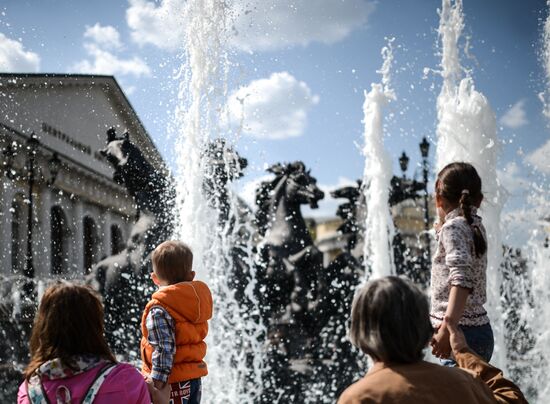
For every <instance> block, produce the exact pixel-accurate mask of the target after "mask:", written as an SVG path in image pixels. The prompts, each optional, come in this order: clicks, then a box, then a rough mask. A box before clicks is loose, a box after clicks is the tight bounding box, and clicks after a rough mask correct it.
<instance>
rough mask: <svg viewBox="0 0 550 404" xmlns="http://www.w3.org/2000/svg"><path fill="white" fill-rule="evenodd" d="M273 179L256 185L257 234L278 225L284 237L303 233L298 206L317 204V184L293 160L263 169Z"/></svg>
mask: <svg viewBox="0 0 550 404" xmlns="http://www.w3.org/2000/svg"><path fill="white" fill-rule="evenodd" d="M267 171H268V172H270V173H272V174H275V178H274V179H273V180H271V181H266V182H263V183H262V184H260V187H259V188H258V189H257V191H256V204H257V205H258V210H257V213H256V222H257V225H258V229H259V231H260V234H261V235H265V233H266V231H267V230H268V229H270V228H271V229H275V228H278V231H279V232H288V233H290V234H286V233H285V234H284V235H285V237H286V238H292V235H293V234H296V233H298V234H301V233H303V232H304V231H306V232H307V228H306V226H305V222H304V219H303V217H302V213H301V211H300V205H306V204H307V205H309V206H310V207H311V208H312V209H316V208H317V207H318V202H319V201H320V200H321V199H323V198H324V196H325V194H324V192H323V191H321V189H319V187H318V186H317V180H316V179H315V178H314V177H312V176H311V172H310V171H309V170H306V167H305V165H304V163H302V162H301V161H296V162H293V163H286V164H279V163H278V164H274V165H272V166H271V167H269V168H268V169H267Z"/></svg>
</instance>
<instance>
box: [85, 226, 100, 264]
mask: <svg viewBox="0 0 550 404" xmlns="http://www.w3.org/2000/svg"><path fill="white" fill-rule="evenodd" d="M83 227H84V273H89V272H90V270H91V269H92V266H93V265H94V264H95V263H96V262H97V259H98V256H97V255H98V254H97V247H98V245H99V237H98V235H97V230H98V229H97V225H96V224H95V221H94V219H92V218H91V217H89V216H86V217H84V226H83Z"/></svg>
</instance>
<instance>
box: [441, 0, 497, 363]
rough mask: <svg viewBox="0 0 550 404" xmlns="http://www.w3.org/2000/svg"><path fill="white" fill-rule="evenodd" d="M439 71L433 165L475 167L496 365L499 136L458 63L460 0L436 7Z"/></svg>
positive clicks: (446, 0) (492, 115)
mask: <svg viewBox="0 0 550 404" xmlns="http://www.w3.org/2000/svg"><path fill="white" fill-rule="evenodd" d="M439 15H440V22H439V30H438V33H439V38H440V42H441V47H440V50H441V75H442V77H443V85H442V88H441V92H440V94H439V96H438V98H437V118H438V123H437V151H436V168H437V170H438V171H439V170H441V169H442V168H443V167H444V166H445V165H447V164H448V163H451V162H453V161H465V162H469V163H471V164H472V165H473V166H474V167H475V168H476V170H477V171H478V173H479V175H480V177H481V180H482V184H483V193H484V201H483V203H482V205H481V209H480V215H481V216H482V217H483V223H484V225H485V227H486V229H487V235H488V240H487V242H488V251H487V254H488V268H487V300H488V301H487V307H486V308H487V311H488V313H489V318H490V320H491V323H492V326H493V330H494V334H495V353H494V355H493V360H492V362H494V363H495V364H496V365H498V366H499V367H501V368H506V351H505V343H504V328H503V314H502V308H501V306H500V285H501V277H500V269H499V268H500V264H501V261H502V241H501V231H500V216H501V210H502V205H503V193H502V190H501V187H500V185H499V183H498V180H497V159H498V154H499V146H498V145H499V140H498V138H497V129H496V118H495V113H494V112H493V110H492V109H491V106H490V105H489V101H488V100H487V98H486V97H485V96H484V95H483V94H482V93H480V92H479V91H477V90H476V89H475V86H474V80H473V78H472V77H471V75H470V72H469V71H467V70H466V69H464V68H463V67H462V66H461V63H460V52H459V40H460V37H461V35H462V30H463V28H464V13H463V9H462V0H455V1H454V2H452V1H451V0H442V8H441V10H440V11H439Z"/></svg>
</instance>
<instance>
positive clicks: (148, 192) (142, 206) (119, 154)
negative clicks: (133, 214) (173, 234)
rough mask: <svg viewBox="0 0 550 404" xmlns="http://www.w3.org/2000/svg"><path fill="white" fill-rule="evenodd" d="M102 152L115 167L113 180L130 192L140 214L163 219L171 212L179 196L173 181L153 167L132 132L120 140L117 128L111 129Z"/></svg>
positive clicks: (125, 134) (108, 131)
mask: <svg viewBox="0 0 550 404" xmlns="http://www.w3.org/2000/svg"><path fill="white" fill-rule="evenodd" d="M99 153H100V155H102V156H103V157H104V158H105V159H106V160H107V161H108V162H109V164H110V165H111V166H112V167H113V168H114V173H113V180H114V181H115V182H116V183H118V184H120V185H122V186H124V187H125V188H126V189H127V190H128V193H129V194H130V195H131V196H132V197H133V198H134V200H135V202H136V205H137V207H138V209H139V211H140V212H141V211H149V212H151V213H152V214H153V215H154V216H155V217H157V218H159V217H161V216H162V217H163V219H164V216H165V215H166V213H167V212H171V209H172V207H173V202H174V197H175V195H174V190H173V187H172V183H171V178H170V177H169V175H168V174H167V173H162V172H159V171H158V170H157V169H156V168H155V167H153V165H152V164H151V163H150V162H149V161H148V159H147V158H146V157H145V154H144V152H142V151H141V150H140V149H139V148H138V147H137V146H136V145H135V144H134V143H133V142H131V141H130V135H129V133H128V132H125V133H124V134H123V135H122V136H121V137H119V136H117V134H116V131H115V129H114V128H110V129H109V130H107V146H106V147H105V148H104V149H102V150H100V151H99Z"/></svg>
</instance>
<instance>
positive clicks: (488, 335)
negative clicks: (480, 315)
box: [441, 323, 495, 367]
mask: <svg viewBox="0 0 550 404" xmlns="http://www.w3.org/2000/svg"><path fill="white" fill-rule="evenodd" d="M460 329H461V330H462V332H464V336H465V337H466V342H467V343H468V346H469V347H470V349H471V350H472V351H474V352H475V353H476V354H478V355H479V356H481V357H482V358H483V360H485V362H487V363H489V361H490V360H491V357H492V356H493V349H494V348H495V338H494V336H493V329H492V327H491V324H489V323H487V324H484V325H480V326H465V325H461V326H460ZM441 364H442V365H444V366H451V367H452V366H456V362H455V361H454V360H452V359H444V360H442V361H441Z"/></svg>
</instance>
